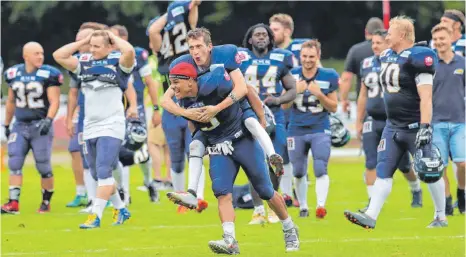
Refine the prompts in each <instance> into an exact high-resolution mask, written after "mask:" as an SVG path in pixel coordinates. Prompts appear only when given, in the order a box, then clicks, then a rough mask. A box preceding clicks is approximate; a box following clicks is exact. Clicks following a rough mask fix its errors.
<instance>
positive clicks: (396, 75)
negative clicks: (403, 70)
mask: <svg viewBox="0 0 466 257" xmlns="http://www.w3.org/2000/svg"><path fill="white" fill-rule="evenodd" d="M379 79H380V83H381V84H382V86H383V87H384V89H386V90H387V92H388V93H397V92H398V91H400V66H399V65H398V64H396V63H382V70H381V72H380V75H379Z"/></svg>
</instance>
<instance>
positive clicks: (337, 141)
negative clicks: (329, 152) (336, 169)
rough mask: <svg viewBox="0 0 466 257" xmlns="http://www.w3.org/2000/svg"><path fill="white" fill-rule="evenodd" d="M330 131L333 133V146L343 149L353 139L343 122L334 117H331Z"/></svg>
mask: <svg viewBox="0 0 466 257" xmlns="http://www.w3.org/2000/svg"><path fill="white" fill-rule="evenodd" d="M329 119H330V131H331V133H332V146H333V147H343V146H345V145H346V144H348V142H349V141H350V139H351V135H350V132H349V131H348V130H347V129H346V128H345V125H344V124H343V122H341V120H340V119H338V118H337V117H335V116H333V115H329Z"/></svg>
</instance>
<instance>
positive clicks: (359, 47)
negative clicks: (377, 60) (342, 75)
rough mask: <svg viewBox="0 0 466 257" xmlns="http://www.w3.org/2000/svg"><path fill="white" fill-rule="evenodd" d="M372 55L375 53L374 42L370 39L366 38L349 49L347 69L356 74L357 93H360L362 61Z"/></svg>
mask: <svg viewBox="0 0 466 257" xmlns="http://www.w3.org/2000/svg"><path fill="white" fill-rule="evenodd" d="M372 55H374V53H373V52H372V42H371V41H370V40H366V41H364V42H361V43H357V44H355V45H353V46H352V47H351V48H350V50H349V51H348V55H347V56H346V61H345V71H348V72H351V73H353V74H355V75H356V77H357V84H356V93H357V94H358V95H359V89H360V87H361V74H359V71H360V70H361V62H362V61H363V60H364V59H365V58H367V57H369V56H372Z"/></svg>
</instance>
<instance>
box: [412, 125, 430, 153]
mask: <svg viewBox="0 0 466 257" xmlns="http://www.w3.org/2000/svg"><path fill="white" fill-rule="evenodd" d="M431 141H432V127H431V126H430V124H426V123H425V124H421V126H420V128H419V131H418V132H417V134H416V141H415V144H416V148H420V147H422V146H425V145H427V144H429V143H430V142H431Z"/></svg>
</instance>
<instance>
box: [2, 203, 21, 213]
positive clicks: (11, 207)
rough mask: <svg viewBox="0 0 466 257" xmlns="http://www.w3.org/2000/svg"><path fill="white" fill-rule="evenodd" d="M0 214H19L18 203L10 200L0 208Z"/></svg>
mask: <svg viewBox="0 0 466 257" xmlns="http://www.w3.org/2000/svg"><path fill="white" fill-rule="evenodd" d="M2 214H19V202H18V201H15V200H10V201H8V202H7V203H6V204H4V205H3V206H2Z"/></svg>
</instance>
